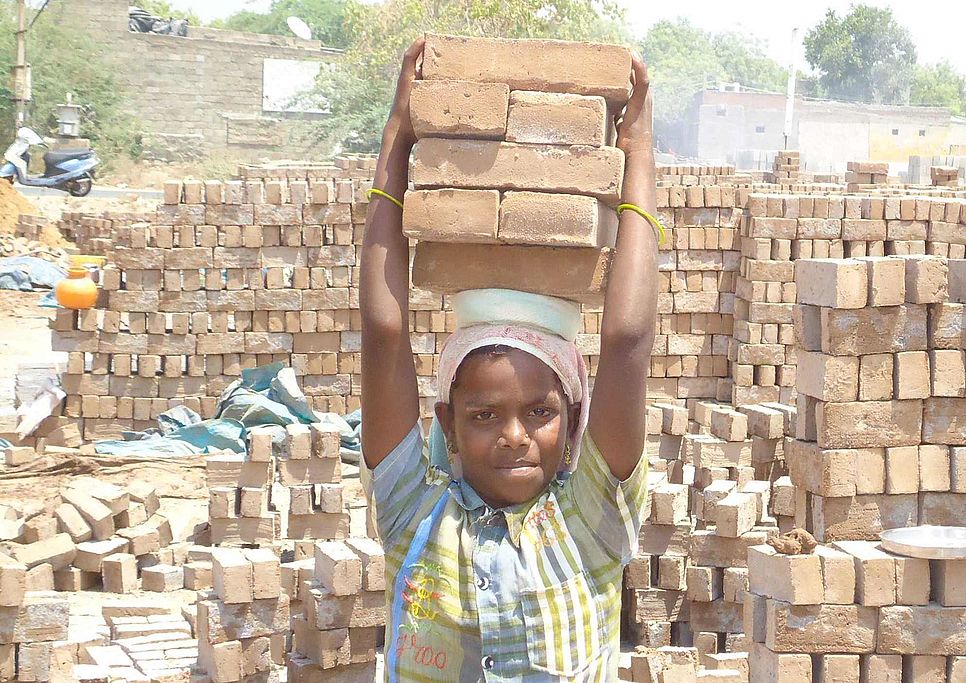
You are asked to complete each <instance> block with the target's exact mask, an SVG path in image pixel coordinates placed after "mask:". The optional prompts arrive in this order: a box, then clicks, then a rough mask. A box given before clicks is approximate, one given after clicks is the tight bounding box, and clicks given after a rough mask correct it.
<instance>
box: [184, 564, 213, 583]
mask: <svg viewBox="0 0 966 683" xmlns="http://www.w3.org/2000/svg"><path fill="white" fill-rule="evenodd" d="M211 586H212V569H211V562H210V561H207V560H197V561H195V562H188V563H186V564H185V565H184V587H185V588H187V589H189V590H195V591H200V590H205V589H210V588H211Z"/></svg>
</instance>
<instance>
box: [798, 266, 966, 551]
mask: <svg viewBox="0 0 966 683" xmlns="http://www.w3.org/2000/svg"><path fill="white" fill-rule="evenodd" d="M796 280H797V282H798V300H799V304H800V305H799V306H798V307H797V309H796V323H797V324H796V331H797V340H798V343H799V348H798V352H797V356H798V363H799V372H798V383H797V389H798V420H797V435H796V436H797V439H795V440H793V441H790V442H789V443H788V444H787V445H786V459H787V461H788V463H789V469H790V473H791V478H792V482H793V483H794V484H795V486H796V487H799V488H800V489H802V490H803V491H804V492H805V495H804V506H805V510H804V512H805V518H806V520H807V528H808V529H809V530H810V531H812V532H813V533H814V534H815V536H816V538H818V539H819V540H821V541H838V540H864V539H869V538H874V537H875V536H874V535H875V534H876V533H878V532H879V531H880V530H882V529H887V528H894V527H905V526H914V525H916V524H961V523H962V518H961V515H960V514H958V512H957V511H958V510H962V509H963V506H964V505H966V448H964V447H966V418H964V416H966V398H964V396H966V370H964V361H966V355H964V350H966V313H964V310H966V306H964V303H966V290H964V288H963V285H964V283H966V261H963V260H950V261H948V262H947V260H945V259H942V258H937V257H929V256H918V257H906V258H866V259H816V260H805V261H799V262H798V263H797V264H796Z"/></svg>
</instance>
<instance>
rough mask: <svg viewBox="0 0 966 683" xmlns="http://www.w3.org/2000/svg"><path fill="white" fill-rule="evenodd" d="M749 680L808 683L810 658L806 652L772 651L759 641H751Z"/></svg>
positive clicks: (810, 679) (809, 678) (810, 666)
mask: <svg viewBox="0 0 966 683" xmlns="http://www.w3.org/2000/svg"><path fill="white" fill-rule="evenodd" d="M748 671H749V677H750V678H749V680H753V681H775V683H809V682H810V681H812V658H811V656H810V655H807V654H787V653H778V652H772V651H771V650H770V649H769V648H768V647H766V646H765V645H762V644H761V643H758V642H756V643H753V644H752V646H751V652H750V654H749V656H748Z"/></svg>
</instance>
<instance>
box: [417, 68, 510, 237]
mask: <svg viewBox="0 0 966 683" xmlns="http://www.w3.org/2000/svg"><path fill="white" fill-rule="evenodd" d="M423 82H424V83H425V82H427V81H423ZM499 219H500V193H499V192H498V191H496V190H457V189H441V190H412V191H409V192H407V193H406V202H405V206H404V209H403V232H404V233H405V234H406V235H407V236H409V237H412V238H414V239H419V240H424V241H431V242H477V243H495V242H496V235H497V230H498V228H499Z"/></svg>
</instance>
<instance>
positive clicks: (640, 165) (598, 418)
mask: <svg viewBox="0 0 966 683" xmlns="http://www.w3.org/2000/svg"><path fill="white" fill-rule="evenodd" d="M632 78H633V82H634V90H633V92H632V94H631V98H630V101H629V102H628V103H627V107H626V109H625V111H624V115H623V119H622V120H621V121H620V122H619V124H618V131H617V146H618V147H619V148H621V149H622V150H623V151H624V155H625V157H626V166H625V170H624V192H623V197H622V199H621V202H622V203H628V204H635V205H636V206H639V207H640V208H642V209H644V210H645V211H647V212H648V213H650V214H652V215H653V214H654V213H655V211H656V208H657V207H656V206H655V204H656V198H655V195H656V187H655V170H654V149H653V135H652V128H651V125H652V124H651V120H652V107H651V95H650V92H649V83H648V78H647V67H646V66H645V65H644V63H643V62H642V61H640V60H639V59H638V58H637V57H635V58H634V60H633V74H632ZM657 247H658V240H657V236H656V233H655V230H654V228H653V227H652V226H651V224H650V223H648V221H647V220H646V219H645V218H643V217H642V216H640V215H639V214H637V213H635V212H633V211H624V212H623V213H622V214H621V218H620V226H619V228H618V232H617V254H616V256H615V258H614V263H613V264H612V267H611V271H610V280H609V283H608V285H607V293H606V295H605V296H604V317H603V320H602V321H601V326H600V362H599V363H598V366H597V378H596V381H595V382H594V394H593V400H592V401H591V404H590V425H589V429H590V434H591V436H592V437H593V439H594V442H595V443H596V444H597V447H598V448H599V449H600V453H601V455H602V456H603V457H604V460H605V461H606V462H607V464H608V465H609V466H610V471H611V473H612V474H613V475H614V476H615V477H617V478H618V479H620V480H624V479H626V478H627V477H628V476H630V474H631V472H633V471H634V468H635V467H636V466H637V463H638V460H640V458H641V455H642V454H643V452H644V441H645V424H644V423H645V419H644V418H645V413H646V403H645V399H646V396H647V375H648V369H649V365H650V358H651V348H652V347H653V346H654V335H655V325H656V320H657V279H658V273H657Z"/></svg>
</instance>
